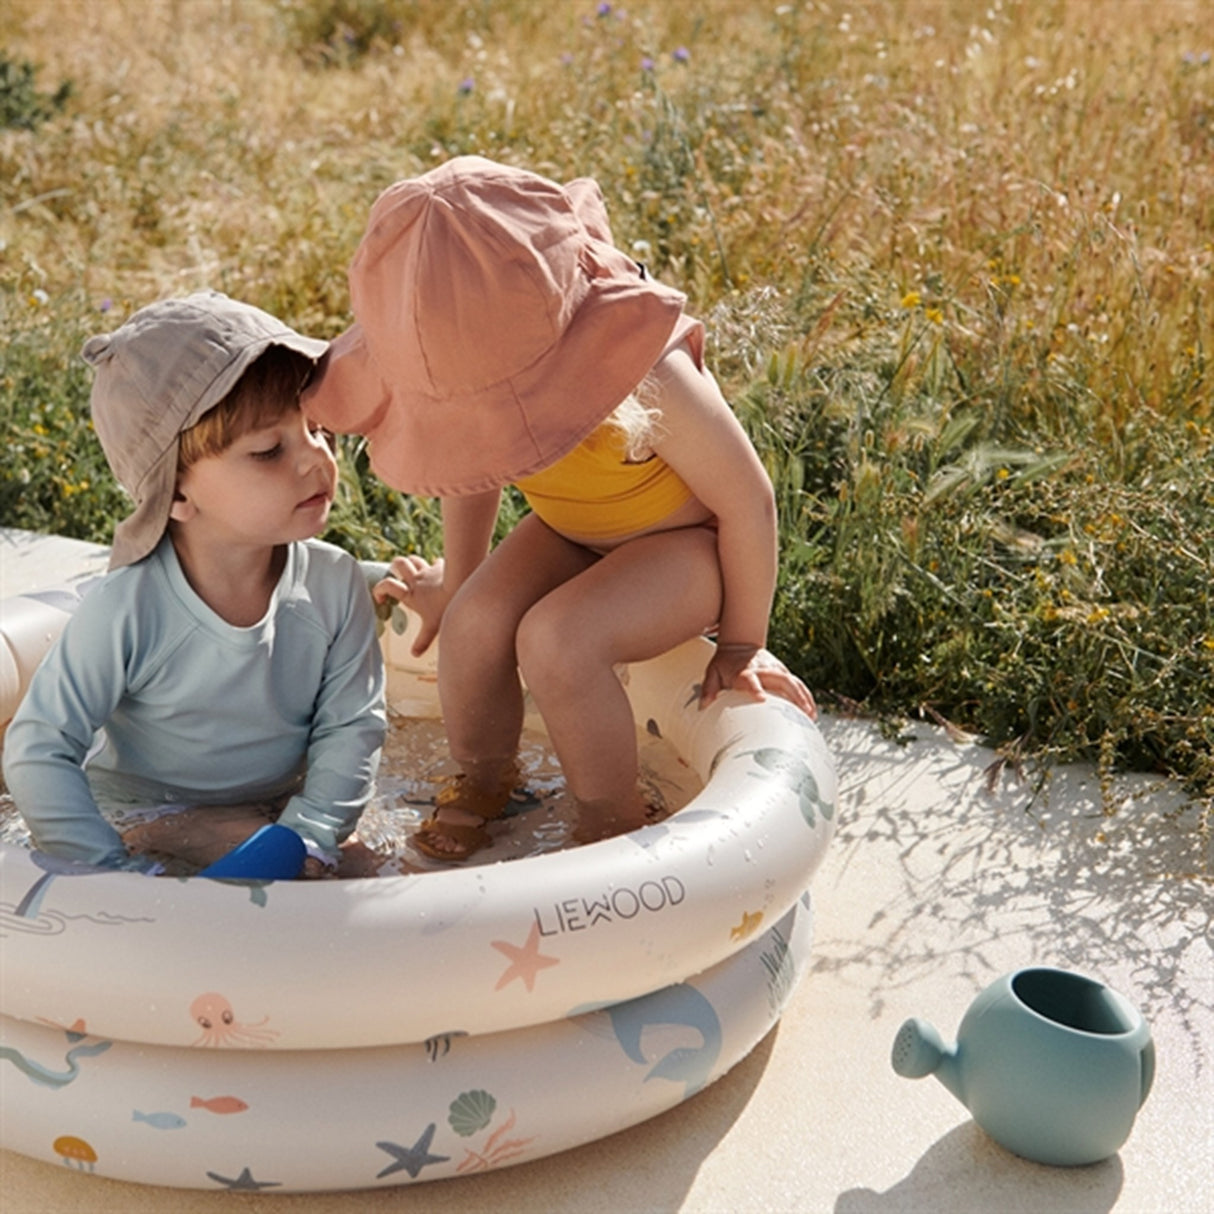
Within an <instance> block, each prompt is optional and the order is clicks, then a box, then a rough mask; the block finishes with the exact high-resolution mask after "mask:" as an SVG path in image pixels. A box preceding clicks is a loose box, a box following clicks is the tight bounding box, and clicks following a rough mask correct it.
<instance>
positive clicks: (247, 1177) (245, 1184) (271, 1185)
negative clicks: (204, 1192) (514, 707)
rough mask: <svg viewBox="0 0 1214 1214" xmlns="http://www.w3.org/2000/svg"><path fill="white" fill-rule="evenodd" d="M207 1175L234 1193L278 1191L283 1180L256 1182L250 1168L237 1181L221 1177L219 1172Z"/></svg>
mask: <svg viewBox="0 0 1214 1214" xmlns="http://www.w3.org/2000/svg"><path fill="white" fill-rule="evenodd" d="M207 1175H208V1176H209V1177H210V1178H211V1179H212V1180H213V1181H214V1182H215V1183H216V1184H221V1185H224V1186H225V1187H226V1188H228V1189H231V1190H232V1191H233V1192H235V1191H236V1190H241V1191H244V1192H252V1193H256V1192H257V1190H258V1189H277V1188H279V1187H280V1186H281V1184H282V1181H281V1180H254V1179H253V1173H252V1172H250V1171H249V1169H248V1168H245V1169H244V1171H242V1172H241V1173H240V1175H239V1176H237V1177H236V1179H235V1180H232V1179H231V1178H230V1177H228V1176H220V1175H219V1173H218V1172H208V1173H207Z"/></svg>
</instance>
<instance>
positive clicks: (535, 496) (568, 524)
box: [515, 422, 692, 540]
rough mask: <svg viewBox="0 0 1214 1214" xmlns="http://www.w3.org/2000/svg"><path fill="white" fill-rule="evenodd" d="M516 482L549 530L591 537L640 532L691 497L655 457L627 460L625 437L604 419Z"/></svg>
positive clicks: (666, 465)
mask: <svg viewBox="0 0 1214 1214" xmlns="http://www.w3.org/2000/svg"><path fill="white" fill-rule="evenodd" d="M515 484H516V485H517V486H518V488H519V489H520V490H521V491H522V493H523V496H524V497H525V498H526V499H527V504H528V505H529V506H530V507H531V509H532V511H534V513H535V514H537V515H539V517H540V518H541V519H543V520H544V522H546V523H547V524H548V526H550V527H551V528H552V529H553V530H554V531H558V532H560V533H561V534H562V535H574V536H579V537H584V538H586V539H592V540H593V539H610V538H612V537H614V536H618V535H628V534H629V533H630V532H634V531H643V530H645V528H647V527H652V526H653V525H654V524H655V523H660V522H661V521H662V520H663V519H664V518H667V517H669V516H670V515H671V514H673V513H674V512H675V511H676V510H677V509H678V508H679V507H680V506H681V505H683V503H684V502H686V501H688V500H689V499H690V498H691V496H692V493H691V490H690V489H688V488H687V486H686V484H684V482H683V481H682V480H681V479H680V478H679V476H678V474H677V473H676V472H675V471H674V469H673V468H671V467H670V465H669V464H667V463H666V462H665V461H664V460H662V459H659V458H658V456H656V455H653V456H650V457H649V459H647V460H644V461H642V462H640V463H630V462H629V461H628V458H627V454H626V452H625V447H624V436H623V435H622V434H621V432H620V431H619V430H618V429H616V427H615V426H613V425H611V424H610V423H607V422H604V423H602V424H601V425H600V426H599V427H598V429H597V430H595V431H593V433H592V434H591V435H590V437H589V438H586V439H583V441H582V442H581V443H580V444H579V445H578V446H577V447H574V449H573V450H572V451H570V452H569V454H568V455H566V456H564V457H563V458H561V459H559V460H557V462H556V463H555V464H551V465H550V466H549V467H547V468H544V469H542V470H541V471H539V472H536V473H534V474H533V475H531V476H524V477H522V478H520V479H519V480H517V481H516V482H515Z"/></svg>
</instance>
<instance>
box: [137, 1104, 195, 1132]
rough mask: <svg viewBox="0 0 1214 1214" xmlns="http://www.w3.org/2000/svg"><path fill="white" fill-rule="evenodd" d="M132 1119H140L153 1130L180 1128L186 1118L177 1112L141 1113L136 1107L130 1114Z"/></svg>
mask: <svg viewBox="0 0 1214 1214" xmlns="http://www.w3.org/2000/svg"><path fill="white" fill-rule="evenodd" d="M131 1120H132V1121H142V1122H143V1123H144V1124H145V1125H150V1126H151V1127H152V1129H154V1130H180V1129H181V1128H182V1126H184V1125H185V1124H186V1120H185V1118H184V1117H182V1116H181V1115H180V1114H178V1113H141V1112H140V1111H139V1110H138V1109H136V1110H135V1111H134V1113H133V1114H132V1115H131Z"/></svg>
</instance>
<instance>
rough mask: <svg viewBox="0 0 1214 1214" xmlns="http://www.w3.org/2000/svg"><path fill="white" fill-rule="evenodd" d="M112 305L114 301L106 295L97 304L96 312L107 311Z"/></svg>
mask: <svg viewBox="0 0 1214 1214" xmlns="http://www.w3.org/2000/svg"><path fill="white" fill-rule="evenodd" d="M113 306H114V301H113V300H112V299H110V298H109V297H108V296H107V297H106V298H105V299H103V300H102V301H101V302H100V303H99V304H98V305H97V311H98V312H108V311H109V310H110V309H111V308H112V307H113Z"/></svg>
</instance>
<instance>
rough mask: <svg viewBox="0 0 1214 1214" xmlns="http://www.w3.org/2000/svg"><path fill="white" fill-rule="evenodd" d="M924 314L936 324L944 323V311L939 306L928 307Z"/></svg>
mask: <svg viewBox="0 0 1214 1214" xmlns="http://www.w3.org/2000/svg"><path fill="white" fill-rule="evenodd" d="M923 315H924V316H926V317H927V319H928V320H930V321H931V322H932V324H934V325H942V324H944V313H943V312H942V311H941V310H940V309H939V308H927V309H926V310H925V311H924V313H923Z"/></svg>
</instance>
